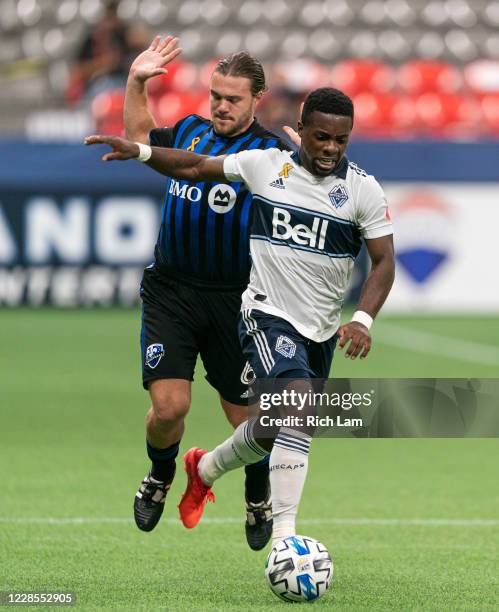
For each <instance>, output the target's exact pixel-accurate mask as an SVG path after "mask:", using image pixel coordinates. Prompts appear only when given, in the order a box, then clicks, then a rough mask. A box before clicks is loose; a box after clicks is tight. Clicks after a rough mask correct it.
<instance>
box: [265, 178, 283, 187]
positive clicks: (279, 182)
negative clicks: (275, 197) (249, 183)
mask: <svg viewBox="0 0 499 612" xmlns="http://www.w3.org/2000/svg"><path fill="white" fill-rule="evenodd" d="M269 185H270V186H271V187H276V188H277V189H286V185H285V184H284V181H283V180H282V178H278V179H276V180H275V181H272V182H271V183H269Z"/></svg>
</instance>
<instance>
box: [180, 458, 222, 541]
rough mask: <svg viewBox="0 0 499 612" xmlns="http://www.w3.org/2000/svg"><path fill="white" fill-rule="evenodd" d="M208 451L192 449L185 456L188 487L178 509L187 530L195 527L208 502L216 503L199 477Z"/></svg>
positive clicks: (211, 493)
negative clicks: (201, 465) (199, 469)
mask: <svg viewBox="0 0 499 612" xmlns="http://www.w3.org/2000/svg"><path fill="white" fill-rule="evenodd" d="M206 452H207V451H205V450H203V449H202V448H191V449H190V450H188V451H187V452H186V453H185V455H184V469H185V471H186V473H187V487H186V489H185V491H184V494H183V495H182V499H181V500H180V504H179V505H178V509H179V512H180V520H181V521H182V523H183V524H184V527H187V529H192V528H193V527H195V526H196V525H197V524H198V523H199V521H200V520H201V517H202V515H203V510H204V507H205V505H206V502H207V501H211V502H215V496H214V495H213V492H212V490H211V487H208V486H207V485H205V484H204V482H203V481H202V480H201V477H200V476H199V472H198V463H199V460H200V459H201V457H202V456H203V455H205V454H206Z"/></svg>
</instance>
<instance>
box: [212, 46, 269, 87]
mask: <svg viewBox="0 0 499 612" xmlns="http://www.w3.org/2000/svg"><path fill="white" fill-rule="evenodd" d="M215 72H219V73H220V74H223V75H225V76H228V75H230V76H238V77H246V78H247V79H249V80H250V81H251V93H252V94H253V95H254V96H256V95H257V94H259V93H260V92H262V91H265V90H266V89H267V86H266V85H265V72H264V71H263V66H262V64H261V63H260V62H259V61H258V60H257V59H256V58H254V57H253V56H252V55H250V54H249V53H248V52H247V51H238V52H237V53H232V54H231V55H228V56H227V57H224V58H222V59H221V60H220V61H219V62H218V64H217V65H216V66H215Z"/></svg>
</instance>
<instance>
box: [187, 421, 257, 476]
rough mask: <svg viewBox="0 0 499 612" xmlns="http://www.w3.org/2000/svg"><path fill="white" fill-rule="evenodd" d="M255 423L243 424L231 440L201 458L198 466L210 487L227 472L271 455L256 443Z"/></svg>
mask: <svg viewBox="0 0 499 612" xmlns="http://www.w3.org/2000/svg"><path fill="white" fill-rule="evenodd" d="M253 423H254V419H250V420H249V421H245V422H244V423H241V425H239V427H237V428H236V429H235V430H234V433H233V434H232V436H231V437H230V438H227V440H225V442H222V444H219V445H218V446H217V447H216V448H215V449H214V450H212V451H211V452H209V453H206V455H203V456H202V457H201V459H200V461H199V464H198V470H199V475H200V477H201V480H202V481H203V482H204V483H205V484H206V485H207V486H208V487H211V485H212V484H213V483H214V482H215V480H217V479H218V478H220V476H222V475H223V474H225V473H226V472H230V471H231V470H235V469H236V468H239V467H242V466H243V465H248V464H250V463H256V462H257V461H260V459H262V457H266V456H267V455H268V454H269V453H268V451H266V450H265V449H263V448H262V447H261V446H260V445H259V444H257V443H256V442H255V439H254V437H253Z"/></svg>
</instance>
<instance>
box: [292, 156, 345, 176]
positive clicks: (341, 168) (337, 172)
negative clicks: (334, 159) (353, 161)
mask: <svg viewBox="0 0 499 612" xmlns="http://www.w3.org/2000/svg"><path fill="white" fill-rule="evenodd" d="M291 159H292V160H293V161H294V162H295V163H296V164H298V165H299V166H301V165H302V163H301V161H300V151H299V150H298V151H295V152H294V153H293V154H292V155H291ZM347 171H348V157H347V156H346V155H343V157H342V158H341V160H340V163H339V164H338V166H337V167H336V168H335V169H334V170H333V172H331V174H328V176H337V177H338V178H341V179H343V180H345V179H346V178H347ZM312 176H314V177H315V178H327V177H326V176H323V177H322V176H321V177H318V176H317V177H316V176H315V175H312Z"/></svg>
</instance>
